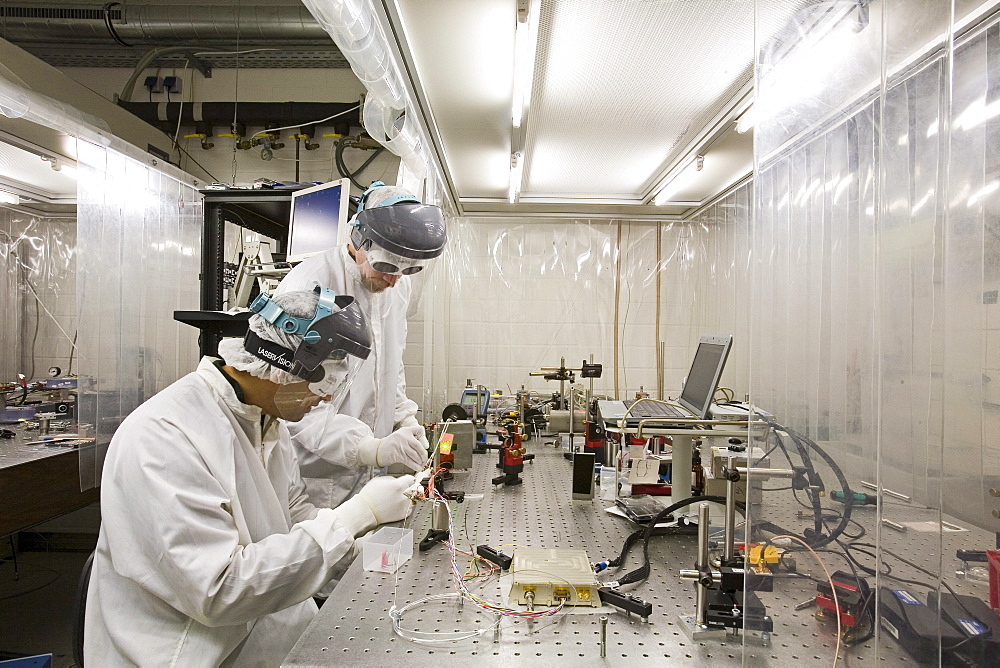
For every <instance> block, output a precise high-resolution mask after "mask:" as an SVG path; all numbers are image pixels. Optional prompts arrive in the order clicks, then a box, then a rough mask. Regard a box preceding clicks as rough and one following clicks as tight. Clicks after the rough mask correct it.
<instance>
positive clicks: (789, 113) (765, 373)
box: [746, 0, 1000, 663]
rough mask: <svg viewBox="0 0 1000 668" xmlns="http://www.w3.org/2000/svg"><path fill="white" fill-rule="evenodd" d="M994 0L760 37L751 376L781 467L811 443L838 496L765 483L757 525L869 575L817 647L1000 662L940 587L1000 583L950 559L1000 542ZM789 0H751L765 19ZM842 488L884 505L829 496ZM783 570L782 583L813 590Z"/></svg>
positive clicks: (815, 17)
mask: <svg viewBox="0 0 1000 668" xmlns="http://www.w3.org/2000/svg"><path fill="white" fill-rule="evenodd" d="M995 4H996V3H986V4H985V5H983V7H982V8H980V7H976V6H974V3H961V4H960V5H955V4H953V3H949V2H909V1H906V2H904V1H903V0H884V1H883V2H872V3H866V2H862V3H857V2H842V3H840V2H828V3H822V7H820V6H819V5H817V7H816V8H813V9H811V10H804V11H803V12H801V13H800V14H798V15H797V16H796V17H795V19H794V20H793V22H792V23H790V24H789V25H788V26H786V27H785V29H783V30H781V31H779V32H778V33H777V36H776V38H775V39H774V40H771V41H769V42H768V43H763V44H758V45H757V46H758V62H757V80H756V89H757V100H756V103H755V105H756V110H757V118H758V121H757V126H756V129H755V133H756V134H755V184H754V191H755V208H754V221H753V226H752V243H751V246H752V252H751V254H752V258H753V260H752V268H751V272H750V274H751V286H752V288H751V299H750V309H751V323H752V324H751V378H750V384H751V397H752V399H753V401H754V403H755V404H756V405H757V406H759V407H760V408H761V409H763V410H766V411H768V412H770V413H773V414H774V416H775V418H774V419H775V421H776V422H777V423H778V424H779V425H781V426H782V427H783V429H777V430H774V431H771V432H770V433H767V434H762V435H759V437H758V439H757V441H756V442H755V445H758V446H760V447H763V448H768V449H769V451H770V452H772V453H774V454H773V455H772V458H771V462H770V463H771V465H772V466H774V465H775V463H776V462H775V458H777V459H778V462H777V463H779V464H782V465H783V464H784V463H785V462H784V456H783V455H784V453H785V452H790V455H789V459H788V463H791V464H793V465H801V464H803V461H802V460H803V457H802V455H801V453H800V452H799V446H800V445H801V446H802V449H804V450H805V451H807V453H808V455H809V456H810V457H811V458H812V459H813V460H814V462H813V468H814V469H815V471H816V472H817V474H818V476H819V478H821V480H819V479H813V480H811V481H810V484H811V485H812V486H813V488H814V489H819V488H820V487H822V488H823V491H824V494H823V495H822V496H821V495H818V494H812V493H810V492H807V491H802V492H798V493H794V494H793V496H798V498H799V500H800V502H801V503H803V505H805V508H802V507H800V506H798V505H795V502H794V499H790V498H780V495H778V496H775V494H778V493H775V494H767V495H765V497H764V502H763V503H762V504H761V506H760V507H759V508H751V525H752V526H754V527H758V528H760V529H763V528H765V527H767V523H768V522H770V523H771V525H772V526H771V527H769V528H772V529H773V528H775V527H774V526H773V525H783V526H787V527H789V528H790V529H792V530H793V531H789V533H796V534H798V535H800V537H803V538H805V539H806V542H810V543H812V544H813V545H819V544H821V543H822V541H823V539H824V537H829V536H831V535H837V536H838V541H836V542H831V543H828V544H826V545H825V547H826V549H830V550H832V552H830V553H828V554H820V555H819V556H820V557H821V558H822V559H824V560H826V561H827V564H826V565H827V566H828V567H829V570H830V571H831V572H832V571H834V570H841V571H846V572H847V573H848V575H846V576H844V577H845V578H847V579H848V580H849V581H854V580H856V579H857V578H863V579H864V581H865V583H866V585H867V586H868V587H870V588H871V591H872V592H873V593H872V595H871V597H870V598H871V601H872V603H871V604H870V607H869V608H868V609H867V611H866V612H864V613H863V614H862V616H861V618H860V620H859V621H858V623H857V627H856V628H853V627H852V628H850V629H845V633H844V634H843V636H842V637H841V638H840V641H839V642H838V639H837V637H836V625H835V623H834V621H833V618H832V617H828V618H827V621H826V622H825V623H823V622H816V623H815V624H813V623H810V624H808V626H811V627H812V626H814V628H811V629H810V630H811V631H812V633H813V634H814V638H815V640H814V641H813V642H812V644H811V649H810V651H815V652H816V656H817V658H818V659H819V658H822V659H829V658H832V656H833V655H834V654H835V653H839V655H840V656H845V655H846V654H853V653H855V652H857V653H858V655H859V656H860V657H863V658H865V659H874V658H876V655H877V658H880V659H881V660H884V661H889V662H893V663H897V662H901V661H907V660H913V659H918V660H921V661H928V662H932V663H947V662H949V661H952V660H955V659H954V656H953V655H955V654H956V653H957V654H965V657H966V659H968V657H969V656H970V653H972V654H971V655H972V656H973V659H972V661H973V663H976V662H977V661H979V660H990V661H992V660H995V658H989V657H985V658H984V657H983V656H978V658H976V655H975V652H977V651H979V650H977V649H976V648H977V647H978V646H977V645H976V643H973V642H970V643H963V644H962V645H959V644H958V641H959V640H960V639H961V638H963V637H965V636H963V635H961V632H960V631H956V630H955V628H954V627H953V626H951V625H950V624H949V623H948V621H947V619H948V617H947V614H944V613H942V611H941V609H940V608H939V604H938V600H939V597H942V596H943V597H946V598H947V597H949V596H951V595H952V594H953V593H957V594H961V595H967V596H972V597H975V598H978V599H981V600H984V599H988V587H986V585H985V584H984V583H983V582H982V581H979V580H977V578H976V577H974V575H975V571H976V569H974V568H973V569H970V570H969V571H968V577H964V578H957V577H956V575H955V572H956V568H957V567H958V566H960V562H959V561H958V560H957V559H956V550H958V549H971V550H983V549H990V548H993V547H994V546H995V545H996V532H997V531H998V529H1000V521H998V520H997V519H996V518H995V517H994V516H993V514H992V513H993V511H995V510H997V509H998V507H1000V504H998V502H997V498H996V497H995V496H994V494H995V492H994V491H993V490H996V489H1000V485H998V484H997V483H998V471H997V468H998V460H997V456H996V454H997V453H996V450H997V445H996V434H998V433H1000V393H998V392H997V390H996V388H997V387H1000V385H997V384H996V382H995V379H998V378H1000V372H998V371H997V369H998V368H1000V337H998V327H1000V306H998V305H997V297H996V294H997V290H998V288H1000V243H998V242H1000V230H998V229H997V226H996V223H995V220H996V212H997V207H998V205H1000V197H998V194H997V192H998V189H1000V188H998V183H1000V181H998V178H997V173H998V171H997V165H996V161H997V158H996V155H997V148H998V138H997V134H998V131H1000V121H998V116H1000V114H998V109H1000V101H998V99H997V90H1000V87H998V85H997V83H998V81H1000V28H998V25H997V19H996V14H995V12H992V13H991V12H990V11H983V10H986V9H991V7H992V6H994V5H995ZM956 6H957V7H960V8H961V13H959V14H958V15H954V12H955V8H956ZM775 7H776V5H775V3H774V2H768V1H765V0H759V1H758V2H757V20H758V24H759V25H760V24H761V23H766V22H767V20H768V18H769V16H772V15H773V14H774V12H775V11H776V10H775ZM821 10H822V11H821ZM977 17H981V18H977ZM813 446H816V447H815V448H814V447H813ZM819 450H822V451H823V452H824V453H825V454H826V455H828V456H829V458H830V459H831V460H832V462H833V465H832V466H831V465H829V464H828V463H827V462H825V461H820V457H821V456H820V454H819ZM838 470H839V472H840V473H841V474H842V477H841V476H840V475H838ZM866 485H870V487H869V486H866ZM846 488H849V489H850V490H851V491H853V492H858V493H862V494H869V495H871V498H872V499H877V501H878V506H877V508H876V507H875V506H874V505H868V501H867V499H866V500H865V501H863V502H859V504H858V505H851V504H844V503H839V502H837V501H836V500H835V499H833V498H831V494H830V493H831V491H835V490H840V489H846ZM786 495H787V493H786ZM862 503H863V504H864V505H861V504H862ZM788 507H791V508H792V509H793V511H794V510H798V511H799V512H800V515H798V516H796V515H795V514H794V512H791V513H789V511H786V510H784V509H785V508H788ZM819 507H822V508H824V509H825V510H824V511H823V515H824V519H816V520H815V521H814V516H815V513H814V510H815V509H816V508H819ZM801 513H804V516H802V515H801ZM848 513H850V517H851V519H852V521H853V522H852V523H851V524H850V525H849V526H850V528H849V529H848V530H847V532H845V533H839V534H838V532H837V526H839V524H840V518H842V517H843V516H844V515H846V514H848ZM851 534H854V535H857V534H864V535H863V536H862V537H860V538H851V537H850V536H851ZM756 535H758V536H765V535H767V534H766V533H765V532H761V533H758V534H756ZM784 547H786V548H788V549H797V550H798V554H796V555H795V558H796V560H797V561H798V567H799V570H800V571H802V572H806V573H809V574H810V575H812V576H814V577H816V578H818V579H820V580H823V579H825V575H824V574H823V572H822V571H821V570H820V569H819V568H818V565H816V562H815V561H814V559H813V557H812V555H809V554H808V553H806V552H804V551H802V550H801V549H799V548H798V547H797V545H796V544H795V543H794V542H792V541H788V544H787V545H785V546H784ZM849 556H853V559H850V558H849ZM804 567H808V569H809V570H805V569H804ZM848 567H849V568H848ZM855 568H857V569H858V570H859V571H860V574H851V570H852V569H855ZM865 568H867V569H870V571H865V570H864V569H865ZM876 573H877V575H876ZM780 582H781V590H782V591H781V594H782V595H783V596H785V597H786V598H789V599H795V598H801V597H803V596H804V595H807V594H812V595H815V591H816V585H815V584H812V583H806V585H805V586H803V584H802V581H798V583H797V582H796V580H794V579H787V580H781V581H780ZM777 589H778V588H777V587H776V592H777ZM901 605H907V606H910V605H913V606H924V607H926V608H927V609H929V611H930V612H929V614H930V615H932V618H933V619H934V620H935V622H934V624H932V626H931V631H930V633H929V638H928V640H927V643H928V644H924V645H920V644H919V643H917V642H915V641H913V640H912V639H910V640H909V641H907V639H906V636H905V633H901V631H900V628H899V624H898V618H897V617H894V615H896V612H894V611H895V610H898V609H899V607H900V606H901ZM966 612H967V611H962V612H961V614H963V615H964V614H965V613H966ZM794 617H795V615H787V614H781V612H780V610H779V612H778V613H776V614H775V632H776V633H793V632H797V633H801V626H802V620H800V619H794ZM956 633H958V635H955V634H956ZM854 641H860V642H858V644H857V645H856V646H850V644H851V643H852V642H854ZM751 645H752V641H751V639H750V638H749V637H748V638H747V640H746V651H747V655H751V654H752V652H753V651H754V650H753V649H751Z"/></svg>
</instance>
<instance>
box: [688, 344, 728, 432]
mask: <svg viewBox="0 0 1000 668" xmlns="http://www.w3.org/2000/svg"><path fill="white" fill-rule="evenodd" d="M732 343H733V337H732V336H729V335H716V334H703V335H702V336H701V338H700V339H699V341H698V349H697V350H696V351H695V354H694V361H693V362H691V371H690V372H689V373H688V376H687V380H686V381H684V389H683V390H682V391H681V396H680V399H679V400H678V403H679V404H680V405H682V406H684V407H685V408H687V409H688V410H689V411H691V412H692V413H694V415H695V416H697V417H698V418H699V419H705V416H706V415H708V409H709V407H710V406H711V405H712V398H713V397H714V396H715V388H716V387H718V384H719V378H720V377H721V376H722V369H723V368H724V367H725V366H726V358H727V357H728V356H729V347H730V346H731V345H732Z"/></svg>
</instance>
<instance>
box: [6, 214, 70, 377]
mask: <svg viewBox="0 0 1000 668" xmlns="http://www.w3.org/2000/svg"><path fill="white" fill-rule="evenodd" d="M0 261H2V262H3V266H4V272H3V274H4V275H3V280H2V282H0V304H2V305H3V312H4V313H6V314H8V316H9V317H6V318H4V319H3V323H2V324H0V348H2V349H3V350H4V351H5V354H4V356H3V357H2V358H0V365H2V369H0V378H3V379H4V380H5V381H11V380H13V379H14V378H15V377H16V374H18V373H23V374H24V375H25V376H26V377H27V378H28V379H33V380H37V379H39V378H42V377H44V374H45V373H46V370H47V369H48V368H49V367H51V366H58V367H60V369H62V370H63V371H64V372H66V373H69V372H72V371H73V369H72V365H73V361H74V355H73V335H74V333H75V332H76V299H75V295H74V291H75V276H76V225H75V224H74V221H72V220H68V219H62V218H59V219H48V218H39V217H36V216H33V215H30V214H27V213H24V212H22V211H20V210H18V209H16V208H6V207H0Z"/></svg>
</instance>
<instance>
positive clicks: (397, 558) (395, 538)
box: [361, 527, 413, 573]
mask: <svg viewBox="0 0 1000 668" xmlns="http://www.w3.org/2000/svg"><path fill="white" fill-rule="evenodd" d="M412 556H413V529H398V528H396V527H382V528H381V529H379V530H378V531H376V532H375V533H373V534H372V536H371V538H369V539H367V540H366V541H365V542H364V545H363V546H362V548H361V566H362V568H364V569H365V570H366V571H374V572H376V573H395V572H396V571H397V570H398V569H399V567H400V566H402V565H403V564H405V563H406V562H407V561H409V560H410V558H411V557H412Z"/></svg>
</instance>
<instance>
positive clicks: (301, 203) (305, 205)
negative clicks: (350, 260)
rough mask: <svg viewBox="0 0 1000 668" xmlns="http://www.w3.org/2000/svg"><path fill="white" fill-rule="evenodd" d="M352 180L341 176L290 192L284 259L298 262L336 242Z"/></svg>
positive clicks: (344, 214)
mask: <svg viewBox="0 0 1000 668" xmlns="http://www.w3.org/2000/svg"><path fill="white" fill-rule="evenodd" d="M350 195H351V181H350V179H340V180H339V181H330V182H329V183H323V184H320V185H318V186H313V187H311V188H304V189H302V190H296V191H295V192H293V193H292V212H291V216H290V218H289V221H288V249H287V251H288V252H287V256H286V259H287V260H288V261H289V262H298V261H300V260H304V259H306V258H307V257H309V256H311V255H316V254H317V253H322V252H324V251H327V250H329V249H331V248H333V247H334V246H336V245H337V229H338V228H339V227H340V226H341V225H346V224H347V204H348V202H349V201H350Z"/></svg>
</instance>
